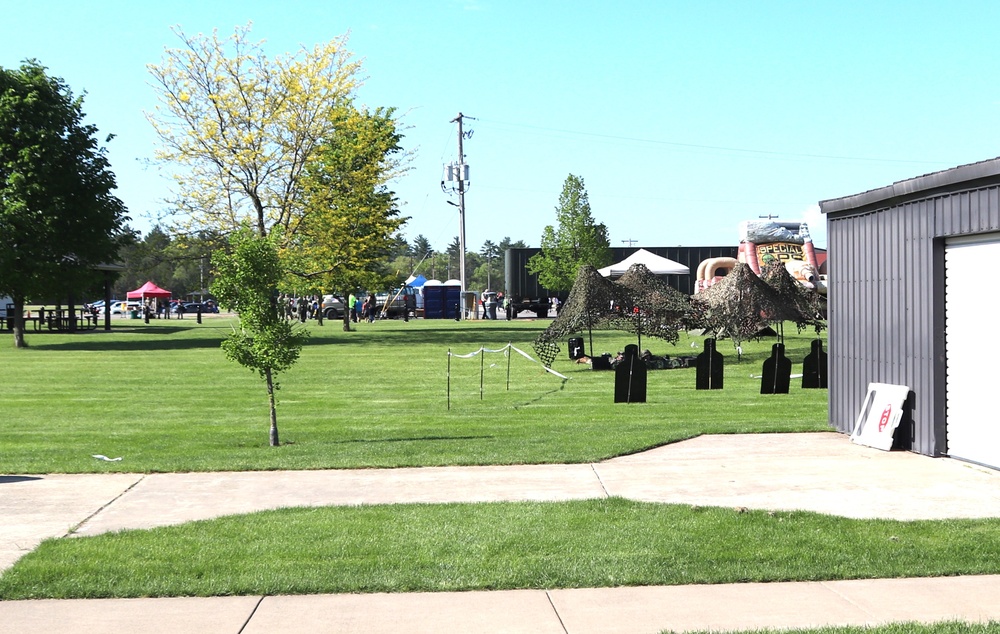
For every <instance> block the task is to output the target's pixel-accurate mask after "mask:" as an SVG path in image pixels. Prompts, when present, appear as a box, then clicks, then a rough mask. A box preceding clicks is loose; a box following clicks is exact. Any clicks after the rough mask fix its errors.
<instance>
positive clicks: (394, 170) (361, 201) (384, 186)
mask: <svg viewBox="0 0 1000 634" xmlns="http://www.w3.org/2000/svg"><path fill="white" fill-rule="evenodd" d="M393 115H394V111H393V109H391V108H387V109H382V108H377V109H375V110H366V109H359V108H355V107H353V106H349V107H345V108H344V109H343V110H342V111H341V115H340V117H339V119H338V121H337V125H336V130H335V131H334V133H333V134H332V135H330V136H329V137H328V138H327V139H326V140H325V142H324V143H323V145H322V146H321V147H320V148H319V149H318V151H317V152H316V155H315V158H314V160H312V161H311V162H310V163H309V165H308V166H307V170H306V176H305V178H303V180H302V186H303V200H304V207H305V210H306V213H305V215H304V216H303V220H302V222H301V224H300V225H299V227H298V230H297V233H296V236H295V237H294V239H293V240H292V241H290V242H289V243H288V248H287V249H286V253H285V257H286V261H288V262H289V263H290V266H292V268H293V269H294V270H293V271H292V273H293V274H295V275H297V276H299V277H300V278H302V279H308V280H313V281H314V282H313V283H314V284H315V285H316V286H318V287H321V288H332V289H337V290H339V291H340V292H341V293H342V294H343V296H344V297H348V296H349V295H350V294H351V293H353V292H355V291H356V290H358V289H360V288H369V289H373V288H379V287H381V286H383V285H385V284H386V283H387V280H388V278H389V275H388V272H387V271H384V270H381V268H382V267H381V266H380V265H381V264H382V263H384V262H386V261H388V259H389V256H390V255H391V253H392V250H393V249H395V248H397V247H398V245H399V243H400V240H399V236H398V231H399V228H400V227H402V226H403V224H404V223H405V222H406V220H407V218H405V217H403V216H401V215H400V212H399V206H398V199H397V198H396V194H395V192H393V191H392V190H391V189H389V186H388V181H389V180H391V179H392V178H393V177H395V176H396V175H397V174H399V173H400V171H401V170H402V169H404V168H403V166H402V161H403V158H404V156H405V154H404V153H403V150H402V147H401V145H400V142H401V141H402V138H403V135H402V134H400V132H399V130H398V127H397V123H396V120H395V118H394V116H393ZM402 244H403V245H405V244H406V243H405V241H404V242H402ZM347 312H348V311H345V314H344V329H345V330H350V324H351V322H350V319H349V317H348V314H347Z"/></svg>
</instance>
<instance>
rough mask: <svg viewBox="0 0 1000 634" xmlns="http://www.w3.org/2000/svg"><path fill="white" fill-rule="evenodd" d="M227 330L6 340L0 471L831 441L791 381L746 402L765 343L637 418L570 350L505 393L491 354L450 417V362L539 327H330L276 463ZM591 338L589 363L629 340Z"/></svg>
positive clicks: (804, 347)
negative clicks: (229, 348)
mask: <svg viewBox="0 0 1000 634" xmlns="http://www.w3.org/2000/svg"><path fill="white" fill-rule="evenodd" d="M232 323H233V321H232V320H231V319H229V318H224V317H222V318H220V317H213V318H206V319H205V320H204V323H203V324H200V325H199V324H196V323H195V321H194V320H193V319H186V320H184V321H178V320H171V321H156V320H154V321H153V322H151V323H150V324H149V325H146V324H143V323H142V322H141V321H139V320H127V319H115V320H113V328H114V331H112V332H110V333H106V332H103V331H92V332H85V333H78V334H75V335H69V334H59V333H47V332H46V333H38V334H36V333H32V332H29V333H28V341H29V344H30V346H31V347H30V348H28V349H24V350H15V349H13V347H12V345H10V344H11V339H10V335H9V334H6V333H5V334H4V335H3V337H2V339H5V340H6V343H7V344H8V345H0V368H2V371H3V380H2V381H0V403H3V406H2V407H3V419H4V421H5V424H4V427H3V433H2V434H0V473H55V472H67V473H86V472H107V471H130V472H170V471H214V470H248V469H250V470H267V469H318V468H347V467H398V466H423V465H479V464H518V463H560V462H588V461H596V460H601V459H605V458H608V457H612V456H616V455H622V454H628V453H633V452H636V451H641V450H643V449H647V448H650V447H654V446H658V445H662V444H665V443H669V442H674V441H677V440H681V439H685V438H690V437H694V436H697V435H699V434H706V433H744V432H777V431H817V430H825V429H828V426H827V422H826V421H827V406H826V398H827V393H826V390H803V389H801V388H800V387H798V382H797V381H796V380H794V379H793V386H792V390H791V393H790V394H788V395H764V396H762V395H760V394H759V380H757V379H753V378H751V375H759V374H760V371H761V364H762V362H763V360H764V359H765V358H766V357H767V356H768V355H769V354H770V347H771V344H772V343H773V341H772V340H767V341H763V342H758V343H753V342H748V343H745V344H744V345H743V348H744V351H745V353H744V356H743V360H742V362H737V358H736V353H735V350H734V348H733V346H732V344H731V343H730V342H728V341H723V342H720V345H719V348H720V351H721V352H723V354H725V355H726V363H727V365H726V379H725V380H726V388H725V389H724V390H721V391H718V390H716V391H698V390H695V387H694V370H693V369H684V370H659V371H653V372H650V373H649V376H648V395H647V397H648V402H647V403H644V404H638V403H636V404H614V403H613V402H612V401H613V391H614V374H613V373H612V372H594V371H592V370H590V369H589V366H586V365H580V364H576V363H574V362H572V361H570V360H569V359H568V355H567V352H566V345H565V342H563V351H562V352H561V354H560V357H559V359H558V360H557V361H556V362H555V364H554V366H553V367H554V369H555V370H557V371H559V372H561V373H563V374H565V375H566V376H568V377H570V378H569V380H567V381H563V380H561V379H559V378H558V377H555V376H553V375H551V374H549V373H546V372H544V371H543V370H542V368H541V365H540V364H537V363H531V362H530V361H528V360H527V359H524V358H523V357H521V356H520V355H518V354H514V355H512V356H511V357H510V359H509V366H510V374H509V390H508V387H507V385H508V383H507V382H508V359H507V357H505V356H504V355H503V354H489V355H486V356H484V357H476V358H474V359H458V358H454V357H453V358H452V362H451V370H450V374H451V381H450V405H451V407H450V409H449V408H448V404H449V396H448V395H449V382H448V360H449V357H448V351H449V350H451V351H452V352H453V353H455V354H465V353H469V352H472V351H474V350H476V349H478V348H479V347H480V346H485V347H487V348H491V349H497V348H501V347H503V346H505V345H506V344H507V343H508V342H512V343H513V344H514V345H515V346H517V347H518V348H520V349H522V350H524V351H525V352H528V353H529V354H531V355H532V356H533V357H534V356H535V355H534V351H533V350H532V348H531V345H530V344H531V342H532V341H533V340H534V338H535V337H536V336H537V334H538V332H539V331H540V330H541V329H543V328H544V327H545V326H546V325H548V324H549V323H550V321H548V320H540V321H534V320H530V321H529V320H515V321H513V322H503V321H499V322H488V321H470V322H462V323H458V322H455V321H450V320H441V321H437V320H434V321H425V320H413V321H410V322H408V323H405V322H402V321H382V322H378V323H375V324H359V325H357V326H356V331H354V332H350V333H345V332H343V331H342V328H341V326H340V324H339V323H335V322H326V323H325V325H324V326H322V327H319V326H316V325H315V324H310V325H309V329H310V330H311V332H312V337H311V339H310V341H309V343H308V344H307V345H306V347H305V349H304V350H303V352H302V357H301V359H300V361H299V363H298V364H297V365H296V366H295V367H294V368H292V369H291V370H290V371H289V372H287V373H285V374H283V375H281V376H280V377H279V381H280V383H281V387H282V389H281V391H280V392H279V400H280V403H279V409H278V426H279V430H280V433H281V440H282V443H283V446H281V447H279V448H272V447H268V445H267V424H268V422H267V401H266V397H265V393H264V389H263V386H262V384H261V382H260V380H259V379H258V378H257V377H256V375H254V374H252V373H251V372H249V371H247V370H245V369H243V368H242V367H240V366H237V365H235V364H233V363H231V362H229V361H228V360H226V358H225V357H224V355H223V353H222V351H221V350H220V348H219V342H220V341H221V340H222V338H223V337H224V336H225V334H226V333H227V332H228V331H229V329H230V328H231V327H232ZM787 330H791V331H792V332H794V328H788V329H786V331H787ZM593 336H594V348H595V351H596V353H597V354H600V353H601V352H611V353H615V352H617V351H619V350H622V349H623V348H624V346H625V345H626V344H628V343H634V342H635V337H634V336H632V335H628V334H625V333H617V332H595V333H594V335H593ZM584 338H585V339H587V336H586V334H584ZM809 341H810V336H809V334H808V333H805V334H803V335H788V336H787V349H788V356H789V358H791V359H792V360H793V363H795V364H796V365H795V366H793V372H799V371H801V370H800V368H801V360H802V358H803V357H804V356H805V355H806V354H807V353H808V351H809ZM701 343H702V339H701V338H700V337H687V336H682V338H681V341H680V343H679V344H678V345H676V346H673V345H670V344H666V343H663V342H661V341H659V340H655V339H650V338H644V339H643V342H642V347H643V348H647V347H648V348H650V349H651V350H652V351H653V352H654V354H669V355H674V356H678V355H691V354H697V353H698V352H700V351H701ZM692 344H693V345H694V346H695V347H692ZM588 350H589V346H588ZM481 360H482V361H483V363H481ZM481 370H482V395H481V388H480V374H481ZM92 454H103V455H106V456H111V457H118V456H122V457H123V460H122V461H121V462H111V463H106V462H99V461H97V460H95V459H94V458H92V457H91V455H92Z"/></svg>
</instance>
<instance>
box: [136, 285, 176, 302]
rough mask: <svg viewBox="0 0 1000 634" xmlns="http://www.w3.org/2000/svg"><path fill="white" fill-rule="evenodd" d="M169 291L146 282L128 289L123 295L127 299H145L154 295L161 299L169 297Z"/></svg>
mask: <svg viewBox="0 0 1000 634" xmlns="http://www.w3.org/2000/svg"><path fill="white" fill-rule="evenodd" d="M170 295H171V293H170V291H165V290H163V289H162V288H160V287H159V286H157V285H156V284H153V283H152V282H146V283H145V284H143V285H142V286H140V287H139V288H137V289H135V290H134V291H129V292H128V293H127V294H126V295H125V296H126V297H127V298H128V299H143V300H144V299H146V298H147V297H155V298H157V299H162V298H166V297H170Z"/></svg>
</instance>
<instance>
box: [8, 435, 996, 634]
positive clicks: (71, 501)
mask: <svg viewBox="0 0 1000 634" xmlns="http://www.w3.org/2000/svg"><path fill="white" fill-rule="evenodd" d="M607 496H621V497H627V498H631V499H635V500H643V501H653V502H666V503H681V504H697V505H703V506H731V507H746V508H757V509H773V510H793V509H801V510H811V511H817V512H822V513H830V514H836V515H843V516H846V517H856V518H870V517H884V518H893V519H902V520H911V519H942V518H951V517H955V518H962V517H1000V474H998V473H996V472H994V471H991V470H988V469H983V468H980V467H976V466H973V465H968V464H965V463H961V462H957V461H953V460H948V459H932V458H927V457H924V456H919V455H916V454H912V453H907V452H891V453H887V452H882V451H878V450H875V449H871V448H867V447H860V446H857V445H854V444H852V443H851V442H850V440H849V439H848V438H847V437H846V436H844V435H841V434H836V433H818V434H751V435H732V436H702V437H700V438H695V439H693V440H689V441H685V442H681V443H676V444H673V445H667V446H664V447H660V448H658V449H654V450H651V451H647V452H643V453H641V454H636V455H633V456H626V457H622V458H616V459H613V460H608V461H605V462H601V463H595V464H585V465H523V466H507V467H440V468H416V469H381V470H380V469H366V470H335V471H289V472H233V473H183V474H151V475H141V474H109V475H46V476H0V500H2V508H3V515H4V521H3V523H2V524H0V569H3V568H7V567H9V566H11V565H13V563H14V562H15V561H16V560H17V558H18V557H20V556H21V555H23V554H24V553H25V552H28V551H30V550H31V549H33V548H35V547H36V546H37V545H38V544H39V543H40V542H41V541H42V540H43V539H45V538H48V537H63V536H68V535H70V534H76V535H95V534H99V533H103V532H107V531H113V530H121V529H127V528H150V527H154V526H163V525H169V524H177V523H182V522H186V521H190V520H195V519H207V518H211V517H218V516H221V515H229V514H233V513H246V512H251V511H255V510H262V509H271V508H278V507H288V506H321V505H337V504H389V503H403V502H479V501H500V500H541V501H556V500H571V499H589V498H598V497H607ZM998 556H1000V554H998ZM841 583H846V584H848V585H847V586H846V588H847V589H841V585H839V584H841ZM866 583H867V584H874V585H873V586H864V585H863V584H866ZM851 584H854V585H859V584H860V585H859V587H862V588H863V592H871V593H875V594H876V595H877V594H879V593H882V594H883V595H884V596H890V595H893V594H896V593H899V592H905V593H906V596H917V595H919V594H921V593H926V594H927V596H928V600H921V601H917V602H916V603H914V604H913V609H912V610H902V611H900V608H899V606H900V603H899V601H898V600H897V599H905V598H906V597H896V598H895V599H893V601H888V602H884V603H886V604H887V605H888V607H890V608H891V611H890V612H878V611H875V612H873V611H872V610H874V609H875V608H874V607H873V606H872V605H869V604H867V603H865V602H863V601H859V600H858V599H854V598H851V596H852V595H851V592H852V591H849V589H850V588H853V587H854V585H851ZM998 587H1000V583H998V582H997V579H996V578H993V577H961V578H952V579H941V580H935V579H928V580H896V581H892V580H887V581H870V582H837V583H822V584H763V585H758V584H740V585H736V586H689V587H673V588H611V589H595V590H553V591H548V592H545V591H515V592H500V593H480V592H469V593H434V594H399V595H348V596H333V597H330V596H325V597H267V598H264V599H263V600H262V599H261V597H235V598H215V599H156V600H132V601H127V600H123V601H96V602H94V601H82V602H81V601H57V602H49V601H40V602H7V603H0V631H4V630H3V628H4V627H5V625H4V624H5V623H17V624H18V625H19V626H20V625H24V626H25V628H27V629H24V628H21V627H18V628H17V631H32V630H31V626H32V624H33V623H37V624H38V627H39V628H41V629H39V630H36V631H51V629H49V628H46V627H45V621H44V619H45V618H47V617H46V616H45V614H48V613H51V614H60V615H61V616H60V618H59V621H58V624H59V625H60V627H59V628H57V629H58V630H59V631H90V630H86V629H80V630H75V629H73V627H69V629H67V628H66V626H67V625H69V624H76V623H79V624H80V625H81V628H82V627H85V623H90V622H94V623H100V624H102V626H101V628H100V629H102V631H103V630H106V629H108V628H112V629H117V626H116V625H115V623H118V622H117V621H115V619H117V618H121V619H125V621H124V623H126V625H127V627H125V628H124V629H127V630H143V631H147V628H146V627H138V624H139V623H140V622H144V621H143V619H145V618H146V617H144V616H142V615H144V614H154V615H158V616H157V617H156V618H154V619H153V624H154V625H157V626H158V627H167V628H169V629H166V630H161V631H192V629H194V630H201V631H219V630H220V629H221V630H222V631H228V630H233V631H239V630H240V627H241V626H242V624H243V623H247V622H248V623H249V624H250V625H249V626H248V628H247V629H246V631H309V630H313V629H317V628H314V627H313V626H312V625H310V626H309V627H301V628H300V627H297V626H293V625H292V624H294V623H297V622H298V620H299V619H300V618H301V619H306V621H303V622H304V623H305V622H308V623H312V621H308V619H309V618H315V619H317V623H318V621H323V622H332V621H330V619H334V618H341V617H343V618H348V617H350V619H355V618H356V619H358V620H350V619H349V622H340V621H338V622H337V623H338V624H337V625H336V627H333V626H330V627H331V628H332V629H329V630H327V631H382V630H381V629H379V628H382V627H384V628H386V629H385V631H389V630H392V631H400V630H404V631H446V630H451V631H508V630H509V631H543V632H544V631H547V630H546V629H545V625H544V623H546V622H547V620H551V619H553V618H554V619H555V621H556V622H557V623H561V625H560V628H563V629H557V630H552V631H565V632H588V631H602V632H603V631H657V630H658V629H670V628H673V629H686V628H687V627H688V626H687V625H683V626H682V625H671V623H687V622H691V623H694V622H699V623H701V624H700V625H692V626H691V627H700V628H706V627H715V628H719V627H760V625H755V624H756V623H758V622H759V621H758V620H756V619H758V618H765V617H768V615H776V614H781V613H782V610H783V608H781V607H780V606H782V605H789V606H791V608H790V609H792V611H793V612H795V614H797V615H798V616H797V618H799V619H813V620H810V621H807V623H814V624H819V623H827V622H829V623H843V624H850V623H858V622H863V623H867V622H881V621H885V620H898V619H918V618H920V616H919V615H920V614H924V612H921V611H920V610H918V609H917V608H921V609H925V610H927V612H926V614H928V618H929V620H937V619H941V618H959V617H961V618H967V619H977V618H1000V615H998V614H996V613H989V612H982V611H978V612H977V611H976V609H974V608H975V606H976V605H979V606H983V608H982V609H986V608H987V607H989V606H1000V600H998V599H1000V596H998V595H996V594H990V592H995V591H994V590H992V589H993V588H998ZM949 588H956V590H955V593H954V594H953V593H952V590H949ZM685 592H690V593H693V594H692V595H690V597H689V598H684V597H687V596H688V595H685V594H684V593H685ZM770 593H778V594H776V595H773V596H772V595H771V594H770ZM838 593H842V594H838ZM914 593H915V594H914ZM835 595H836V596H840V599H837V600H834V596H835ZM800 596H801V597H812V598H808V600H805V599H800V598H798V597H800ZM953 596H954V598H955V600H954V601H953V600H952V599H951V598H949V597H953ZM698 597H701V598H700V599H698ZM740 597H743V598H742V599H741V598H740ZM765 597H769V598H765ZM933 597H937V602H936V601H931V600H930V599H931V598H933ZM958 599H962V601H958V602H956V601H957V600H958ZM966 599H969V600H972V599H975V602H974V603H971V604H970V603H968V602H964V603H963V601H965V600H966ZM980 599H982V601H980ZM986 599H989V600H988V601H987V600H986ZM741 601H743V603H740V602H741ZM840 601H846V605H851V606H853V607H852V608H850V609H848V608H846V607H843V606H842V607H835V606H837V605H840ZM811 602H812V603H811ZM730 604H732V605H743V606H744V608H742V609H737V610H736V611H731V610H729V608H727V607H726V606H728V605H730ZM286 605H288V606H295V607H294V608H288V610H291V611H283V610H284V608H282V606H286ZM828 605H829V608H827V607H824V606H828ZM102 606H103V607H102ZM248 606H249V607H248ZM463 606H466V607H463ZM515 606H520V607H515ZM629 606H632V607H631V608H630V607H629ZM746 606H768V607H767V609H766V610H760V609H759V608H758V609H756V610H752V609H748V608H746ZM795 606H798V607H797V608H796V607H795ZM810 606H813V607H810ZM842 608H843V609H842ZM879 609H882V610H884V609H885V607H883V608H879ZM588 610H589V612H588ZM623 610H624V611H625V612H623ZM629 610H631V611H629ZM692 610H693V611H692ZM174 612H176V613H177V616H176V617H173V616H170V615H171V614H173V613H174ZM758 613H759V614H758ZM95 614H96V615H99V616H100V618H96V617H95ZM196 614H200V615H202V616H193V615H196ZM272 614H276V615H277V616H274V617H273V618H274V619H276V621H274V623H277V622H282V623H284V626H283V627H286V628H287V629H277V630H275V629H273V628H272V627H271V626H270V624H271V623H272V622H271V621H268V620H267V619H269V618H272V617H271V616H268V615H272ZM684 614H689V615H690V616H692V618H695V621H683V620H681V621H674V620H670V619H673V618H681V615H684ZM727 614H728V615H729V616H725V615H727ZM87 615H90V616H87ZM251 615H252V617H253V618H250V617H251ZM309 615H314V617H310V616H309ZM490 615H493V616H490ZM605 616H607V621H605V620H602V619H603V618H604V617H605ZM646 616H648V620H647V619H646ZM841 616H842V617H843V618H845V619H847V620H840V619H841ZM292 617H294V618H292ZM501 617H502V618H501ZM668 617H669V618H668ZM827 617H829V618H834V619H835V620H833V621H825V620H823V619H825V618H827ZM95 618H96V620H94V619H95ZM188 618H195V619H205V620H197V621H196V624H198V625H199V627H195V628H186V627H182V625H181V624H183V623H186V622H188V621H185V620H184V619H188ZM536 618H537V619H540V620H537V621H536ZM685 618H687V617H685ZM716 618H719V619H723V620H722V621H719V623H729V622H732V623H737V625H735V626H729V625H718V624H715V625H713V623H716V621H714V620H712V619H716ZM729 618H731V619H735V620H733V621H726V620H725V619H729ZM741 618H742V619H743V620H742V621H741V620H739V619H741ZM38 619H41V620H38ZM109 619H110V620H109ZM135 619H139V620H138V621H137V620H135ZM214 619H222V620H223V621H224V623H223V624H221V625H220V628H216V627H210V626H209V624H210V623H212V624H214V623H216V622H217V621H215V620H214ZM248 619H249V620H248ZM282 619H285V620H284V621H282ZM399 619H405V620H402V621H401V620H399ZM425 619H428V620H426V621H425ZM441 619H444V621H442V620H441ZM449 619H455V620H449ZM482 619H487V621H488V622H487V621H483V620H482ZM697 619H701V620H700V621H698V620H697ZM852 619H863V620H861V621H856V620H852ZM237 621H238V622H239V624H237ZM654 621H655V622H656V623H657V624H655V625H654V624H653V622H654ZM507 622H509V623H510V627H509V628H505V627H504V626H503V625H502V624H503V623H507ZM801 622H803V621H801V620H799V621H792V622H788V623H787V625H795V624H797V623H801ZM174 623H176V624H177V627H176V628H174V626H173V624H174ZM351 623H355V624H356V625H357V627H358V628H360V629H354V630H352V629H351V627H353V626H352V625H351ZM602 623H603V624H604V625H601V626H600V627H599V628H597V629H587V628H588V627H591V625H595V624H602ZM782 623H784V622H782ZM128 624H131V625H128ZM448 624H451V625H448ZM611 624H617V625H619V626H622V627H625V628H626V629H623V630H619V629H614V628H610V625H611ZM765 624H767V623H765ZM48 625H49V626H51V625H52V622H49V623H48ZM425 625H426V628H425V629H422V628H424V627H425ZM453 626H454V627H453ZM647 626H648V627H647ZM257 627H259V628H261V629H253V628H257ZM324 627H327V626H325V625H323V626H322V627H319V628H318V629H320V630H322V629H323V628H324ZM94 631H96V630H94ZM148 631H157V630H155V628H154V629H153V630H148Z"/></svg>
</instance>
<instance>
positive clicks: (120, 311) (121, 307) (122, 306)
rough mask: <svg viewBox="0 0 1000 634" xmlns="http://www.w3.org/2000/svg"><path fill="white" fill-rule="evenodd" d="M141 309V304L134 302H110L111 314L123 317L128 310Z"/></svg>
mask: <svg viewBox="0 0 1000 634" xmlns="http://www.w3.org/2000/svg"><path fill="white" fill-rule="evenodd" d="M141 307H142V303H141V302H138V301H135V300H129V301H127V302H123V301H117V302H111V314H112V315H124V314H125V313H127V312H128V311H130V310H139V309H140V308H141Z"/></svg>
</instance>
